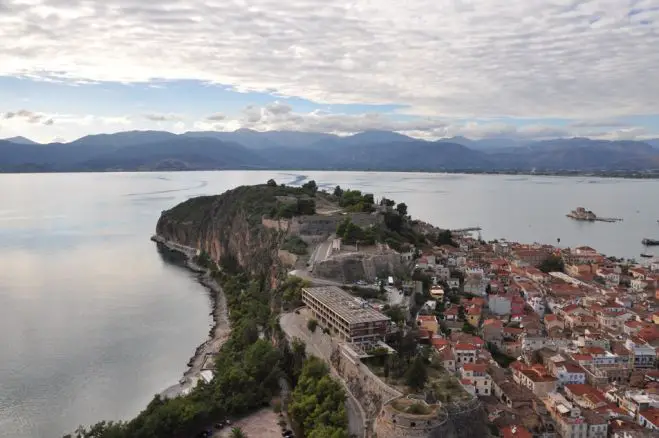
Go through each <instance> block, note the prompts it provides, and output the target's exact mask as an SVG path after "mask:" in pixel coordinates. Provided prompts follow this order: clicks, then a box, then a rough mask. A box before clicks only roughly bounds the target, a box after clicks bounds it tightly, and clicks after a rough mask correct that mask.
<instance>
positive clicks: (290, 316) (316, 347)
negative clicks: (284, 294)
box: [279, 313, 364, 437]
mask: <svg viewBox="0 0 659 438" xmlns="http://www.w3.org/2000/svg"><path fill="white" fill-rule="evenodd" d="M279 324H280V325H281V328H282V330H284V333H286V335H287V336H288V337H289V338H299V339H301V340H302V341H303V342H304V343H305V344H306V346H307V353H309V354H312V355H314V356H317V357H319V358H321V359H323V360H324V361H326V362H329V356H330V354H331V342H329V338H328V337H327V336H326V335H322V334H321V332H320V330H318V331H317V332H316V334H315V335H314V337H315V338H319V337H321V336H322V338H324V339H325V340H327V341H326V342H317V341H314V340H312V339H311V336H312V335H311V333H310V332H309V330H308V329H307V327H306V319H305V318H304V317H303V316H301V315H296V314H295V313H285V314H283V315H281V318H280V320H279ZM332 374H335V373H334V372H332ZM335 377H338V376H337V375H336V374H335ZM341 382H343V381H342V380H341ZM344 388H345V385H344ZM346 392H347V388H346ZM346 412H347V414H348V432H349V433H350V434H354V435H356V436H358V437H363V436H364V417H363V416H362V414H361V409H360V407H359V403H358V402H357V400H355V398H354V397H352V395H350V394H349V393H348V397H347V398H346Z"/></svg>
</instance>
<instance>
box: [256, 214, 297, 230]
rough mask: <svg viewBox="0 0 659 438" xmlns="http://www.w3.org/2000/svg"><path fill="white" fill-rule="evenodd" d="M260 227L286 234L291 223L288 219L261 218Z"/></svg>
mask: <svg viewBox="0 0 659 438" xmlns="http://www.w3.org/2000/svg"><path fill="white" fill-rule="evenodd" d="M261 225H263V226H264V227H265V228H268V229H270V230H275V231H283V232H288V230H289V228H290V226H291V223H290V221H289V220H288V219H268V218H265V217H262V218H261Z"/></svg>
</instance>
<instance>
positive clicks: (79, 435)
mask: <svg viewBox="0 0 659 438" xmlns="http://www.w3.org/2000/svg"><path fill="white" fill-rule="evenodd" d="M314 191H315V189H314V187H312V186H307V187H306V188H305V189H297V188H289V187H283V186H273V185H271V184H269V185H260V186H252V187H239V188H237V189H235V190H231V191H229V192H226V193H224V194H223V195H219V196H205V197H200V198H195V199H190V200H188V201H186V202H184V203H182V204H179V205H178V206H176V207H174V208H172V209H171V210H169V211H166V212H164V213H163V215H162V216H161V219H160V221H159V224H158V232H159V234H160V232H161V231H162V232H163V234H165V237H166V238H172V240H174V241H176V242H178V243H181V244H184V245H190V246H199V243H198V242H200V241H203V242H205V243H206V244H207V246H204V245H200V246H202V248H201V252H200V254H199V256H198V257H196V258H195V261H196V262H197V263H198V264H200V265H201V266H203V267H206V268H207V269H210V270H211V272H212V275H213V276H214V277H215V280H216V281H217V282H218V283H219V284H221V285H222V289H223V292H224V294H225V296H226V301H227V307H228V310H229V320H230V322H231V328H232V330H231V335H230V337H229V339H228V340H227V342H226V343H224V345H223V346H222V348H221V350H220V352H219V353H218V354H217V356H216V357H215V374H214V378H213V380H212V381H211V382H210V383H204V382H203V381H202V382H200V383H199V384H198V386H197V387H196V388H195V389H194V390H193V391H192V392H191V393H189V394H188V395H186V396H179V397H177V398H173V399H163V398H161V397H160V396H156V397H155V398H154V399H153V400H152V401H151V402H150V403H149V405H148V406H147V407H146V409H145V410H144V411H142V412H141V413H140V414H139V415H138V416H137V417H136V418H134V419H133V420H130V421H125V422H105V421H102V422H99V423H97V424H95V425H93V426H91V427H82V426H81V427H80V428H78V430H77V431H76V432H75V433H74V434H73V435H69V437H76V438H188V437H190V436H194V435H195V434H197V432H199V430H201V429H202V428H206V427H208V426H209V425H210V424H212V423H213V422H215V421H218V420H221V419H224V418H227V417H240V416H244V415H246V414H248V413H250V412H252V411H254V410H256V409H259V408H261V407H263V406H266V405H268V404H269V403H270V401H271V400H272V399H273V398H274V397H275V396H276V395H278V394H279V392H280V390H281V388H280V380H281V379H282V378H283V379H285V380H287V381H288V382H290V383H291V384H292V385H293V386H295V384H296V383H297V382H298V380H299V379H300V378H301V373H303V371H304V365H305V364H306V363H307V362H305V359H306V353H305V350H304V345H300V343H299V342H295V341H293V342H292V343H291V344H289V343H288V342H286V340H285V339H284V336H283V333H282V332H281V328H280V327H279V323H278V310H279V309H280V308H281V306H282V305H284V306H291V305H295V304H297V303H298V302H299V300H300V294H301V288H302V287H304V286H305V285H306V284H307V283H306V282H305V281H303V280H301V279H297V278H294V277H291V278H289V277H282V276H281V271H280V270H278V269H277V268H276V266H275V264H274V263H275V258H274V257H270V254H273V253H276V250H277V249H278V247H279V243H280V240H281V239H280V237H281V236H275V237H274V238H269V237H272V236H271V235H270V234H267V233H272V231H270V230H266V229H264V227H262V226H261V225H260V222H261V215H262V214H266V212H267V211H269V210H270V209H271V207H273V206H276V205H279V204H280V203H281V201H280V200H278V199H277V197H279V196H290V195H292V194H293V195H294V196H300V197H301V199H302V198H304V199H308V197H309V196H310V192H314ZM305 197H306V198H305ZM236 218H238V220H236ZM223 227H224V228H223ZM235 227H242V228H241V229H240V231H241V232H244V233H246V234H249V236H247V237H245V240H252V241H256V243H257V244H258V245H259V246H258V247H257V246H255V247H253V248H249V249H248V250H246V251H244V253H243V254H239V253H238V252H239V251H241V250H243V249H244V248H243V247H240V246H238V245H235V244H232V243H231V242H230V239H232V238H234V236H235V234H236V233H237V231H236V230H235V229H234V228H235ZM181 229H183V231H181ZM218 229H219V230H221V231H222V233H220V234H213V232H212V231H209V230H218ZM180 233H183V234H184V235H185V236H186V237H187V238H188V239H189V240H183V241H182V240H180V239H177V238H176V237H177V236H180V235H181V234H180ZM186 233H187V234H186ZM259 233H264V234H259ZM264 236H265V237H268V239H265V238H264V239H262V240H259V238H260V237H264ZM213 245H220V246H222V247H224V248H225V250H224V251H223V252H222V254H221V255H222V259H221V260H220V265H221V269H218V266H217V264H216V261H215V260H214V258H215V257H213V255H212V253H211V252H210V251H209V250H208V248H211V247H212V246H213ZM239 258H240V260H238V259H239ZM252 267H254V269H251V268H252ZM256 267H258V269H257V268H256ZM243 268H244V269H243ZM314 370H315V368H314ZM316 371H317V370H316ZM324 378H326V379H329V377H327V376H326V373H325V374H323V375H320V374H318V373H317V372H315V371H314V372H312V370H311V369H310V370H309V371H308V372H307V374H306V375H305V377H304V381H305V382H306V384H307V385H314V384H315V383H314V381H315V380H318V382H317V383H318V385H320V386H318V388H319V389H323V388H326V382H325V380H323V379H324ZM321 381H322V385H321ZM335 386H338V384H335ZM330 389H331V391H330V393H329V395H331V398H330V400H338V399H344V398H345V394H344V393H343V392H342V389H341V387H340V386H338V390H337V389H336V387H330ZM300 391H302V390H300ZM300 391H298V393H302V392H300ZM318 400H321V399H318ZM297 401H298V407H299V408H300V409H303V408H304V409H311V410H312V412H316V411H317V410H318V409H322V410H328V411H327V412H326V413H325V414H323V415H329V417H328V418H329V419H331V422H330V423H327V424H325V425H323V426H322V427H320V425H315V426H314V427H312V428H310V429H308V431H309V435H308V437H311V438H313V437H318V438H319V437H321V436H322V437H323V438H325V437H335V438H343V437H344V436H345V435H342V434H340V433H339V429H340V427H341V425H343V426H345V423H346V419H345V409H344V408H343V406H342V405H341V406H340V407H339V406H337V405H335V404H331V403H329V401H327V402H324V403H323V404H322V406H321V407H320V408H318V407H314V406H315V405H314V403H315V402H313V401H311V400H309V399H308V397H307V398H305V399H303V400H302V399H300V400H297ZM322 418H325V416H323V417H322ZM342 419H343V420H342ZM316 426H317V427H316ZM314 428H316V429H317V430H315V429H314ZM328 428H329V429H328ZM326 431H329V432H330V433H329V434H328V435H325V432H326Z"/></svg>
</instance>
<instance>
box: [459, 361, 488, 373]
mask: <svg viewBox="0 0 659 438" xmlns="http://www.w3.org/2000/svg"><path fill="white" fill-rule="evenodd" d="M462 369H463V370H465V371H475V372H477V373H484V372H485V371H487V364H484V363H466V364H464V365H462Z"/></svg>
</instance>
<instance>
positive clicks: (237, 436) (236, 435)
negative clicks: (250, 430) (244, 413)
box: [231, 427, 247, 438]
mask: <svg viewBox="0 0 659 438" xmlns="http://www.w3.org/2000/svg"><path fill="white" fill-rule="evenodd" d="M231 438H247V434H246V433H245V432H243V430H242V429H241V428H239V427H234V428H233V429H231Z"/></svg>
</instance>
